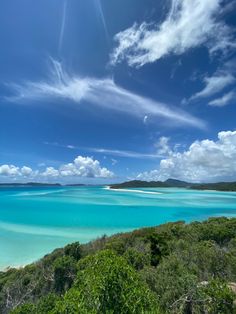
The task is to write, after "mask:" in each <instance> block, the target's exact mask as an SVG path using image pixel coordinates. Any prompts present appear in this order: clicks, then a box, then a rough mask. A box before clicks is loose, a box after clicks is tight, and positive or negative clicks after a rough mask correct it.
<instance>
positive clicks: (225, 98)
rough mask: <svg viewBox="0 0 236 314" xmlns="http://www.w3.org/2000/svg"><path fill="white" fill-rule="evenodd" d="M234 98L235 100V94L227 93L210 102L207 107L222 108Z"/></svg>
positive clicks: (232, 92)
mask: <svg viewBox="0 0 236 314" xmlns="http://www.w3.org/2000/svg"><path fill="white" fill-rule="evenodd" d="M234 98H235V92H234V91H231V92H229V93H226V94H224V95H223V96H222V97H220V98H217V99H214V100H212V101H210V102H209V103H208V105H210V106H214V107H223V106H226V105H228V104H229V103H230V102H231V101H232V99H234Z"/></svg>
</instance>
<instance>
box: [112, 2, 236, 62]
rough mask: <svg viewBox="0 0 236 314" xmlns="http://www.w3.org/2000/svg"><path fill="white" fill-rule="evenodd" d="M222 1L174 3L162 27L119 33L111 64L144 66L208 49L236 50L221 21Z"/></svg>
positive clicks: (138, 28)
mask: <svg viewBox="0 0 236 314" xmlns="http://www.w3.org/2000/svg"><path fill="white" fill-rule="evenodd" d="M221 4H222V0H172V3H171V8H170V11H169V13H168V15H167V17H166V19H165V20H164V21H163V22H162V23H161V24H160V25H157V24H154V23H153V24H147V23H145V22H144V23H142V24H141V25H138V24H136V23H135V24H134V25H133V26H132V27H130V28H128V29H126V30H124V31H122V32H120V33H118V34H117V35H116V36H115V41H116V42H117V43H118V46H117V48H116V49H115V50H114V51H113V53H112V55H111V63H112V64H116V63H118V62H120V61H122V60H127V62H128V64H129V65H130V66H137V67H140V66H143V65H144V64H146V63H150V62H154V61H156V60H158V59H161V58H163V57H165V56H167V55H170V54H176V55H180V54H183V53H184V52H186V51H187V50H189V49H191V48H195V47H198V46H200V45H203V44H204V45H205V46H206V47H208V49H209V51H210V53H215V52H217V51H223V52H226V50H228V49H229V48H230V47H232V46H234V47H235V42H233V41H232V38H231V30H230V28H229V27H228V26H227V25H226V24H224V23H223V22H222V21H220V20H219V18H218V15H220V12H221V9H222V6H221Z"/></svg>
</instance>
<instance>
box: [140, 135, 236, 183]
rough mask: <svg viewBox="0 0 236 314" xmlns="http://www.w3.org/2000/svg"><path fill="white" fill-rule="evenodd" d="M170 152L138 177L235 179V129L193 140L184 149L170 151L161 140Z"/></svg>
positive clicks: (149, 178)
mask: <svg viewBox="0 0 236 314" xmlns="http://www.w3.org/2000/svg"><path fill="white" fill-rule="evenodd" d="M164 144H165V151H168V154H169V156H168V157H167V158H164V159H162V160H161V161H160V165H159V167H158V168H157V169H154V170H152V171H147V172H143V173H140V174H138V176H137V179H140V180H148V181H151V180H161V181H162V180H166V179H168V178H176V179H180V180H184V181H191V182H216V181H222V180H235V177H236V131H222V132H219V133H218V140H216V141H213V140H209V139H205V140H202V141H195V142H193V143H192V144H191V145H190V146H189V148H188V149H187V150H186V151H184V152H176V151H173V150H172V149H171V148H170V147H167V146H166V144H167V141H164Z"/></svg>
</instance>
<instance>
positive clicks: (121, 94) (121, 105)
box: [7, 60, 206, 129]
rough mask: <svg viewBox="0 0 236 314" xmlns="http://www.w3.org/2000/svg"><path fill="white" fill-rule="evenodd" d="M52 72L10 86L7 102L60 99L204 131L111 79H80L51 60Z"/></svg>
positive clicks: (189, 118)
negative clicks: (43, 78)
mask: <svg viewBox="0 0 236 314" xmlns="http://www.w3.org/2000/svg"><path fill="white" fill-rule="evenodd" d="M52 63H53V69H52V71H51V72H50V77H49V79H46V80H44V81H38V82H30V81H27V82H24V83H22V84H12V85H11V88H12V89H13V91H14V95H13V96H11V97H8V98H7V99H8V100H9V101H15V102H18V103H22V102H24V103H25V102H26V101H29V100H30V101H37V100H43V99H44V98H46V99H47V98H62V99H67V100H70V101H73V102H75V103H78V104H80V103H81V102H82V101H86V102H87V103H90V104H93V105H95V106H97V107H100V108H101V107H102V108H104V109H107V110H113V111H118V112H122V113H125V114H128V115H131V116H135V117H137V118H139V119H142V120H143V118H144V117H145V116H146V115H148V116H152V117H158V118H164V119H165V122H166V123H167V121H169V122H171V126H174V125H176V126H179V125H188V126H192V127H197V128H201V129H204V128H205V127H206V123H205V122H204V121H202V120H200V119H198V118H196V117H194V116H193V115H191V114H189V113H187V112H186V111H183V110H180V109H177V108H176V107H172V106H170V105H167V104H164V103H161V102H158V101H156V100H153V99H150V98H147V97H143V96H140V95H138V94H136V93H134V92H131V91H129V90H127V89H124V88H122V87H120V86H119V85H117V84H116V83H115V82H114V81H113V80H112V79H110V78H104V79H96V78H90V77H86V78H81V77H79V76H75V75H69V74H68V73H67V72H66V71H65V70H64V69H63V67H62V65H61V64H60V63H59V62H57V61H55V60H52Z"/></svg>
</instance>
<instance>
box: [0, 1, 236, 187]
mask: <svg viewBox="0 0 236 314" xmlns="http://www.w3.org/2000/svg"><path fill="white" fill-rule="evenodd" d="M235 30H236V1H235V0H232V1H231V0H228V1H226V0H160V1H156V0H145V1H144V0H86V1H84V0H40V1H32V0H21V1H17V0H1V2H0V42H1V54H0V119H1V123H0V182H32V181H36V182H61V183H91V184H104V183H110V182H121V181H125V180H131V179H140V180H166V179H168V178H175V179H180V180H185V181H190V182H216V181H234V180H235V181H236V103H235V96H236V32H235Z"/></svg>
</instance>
